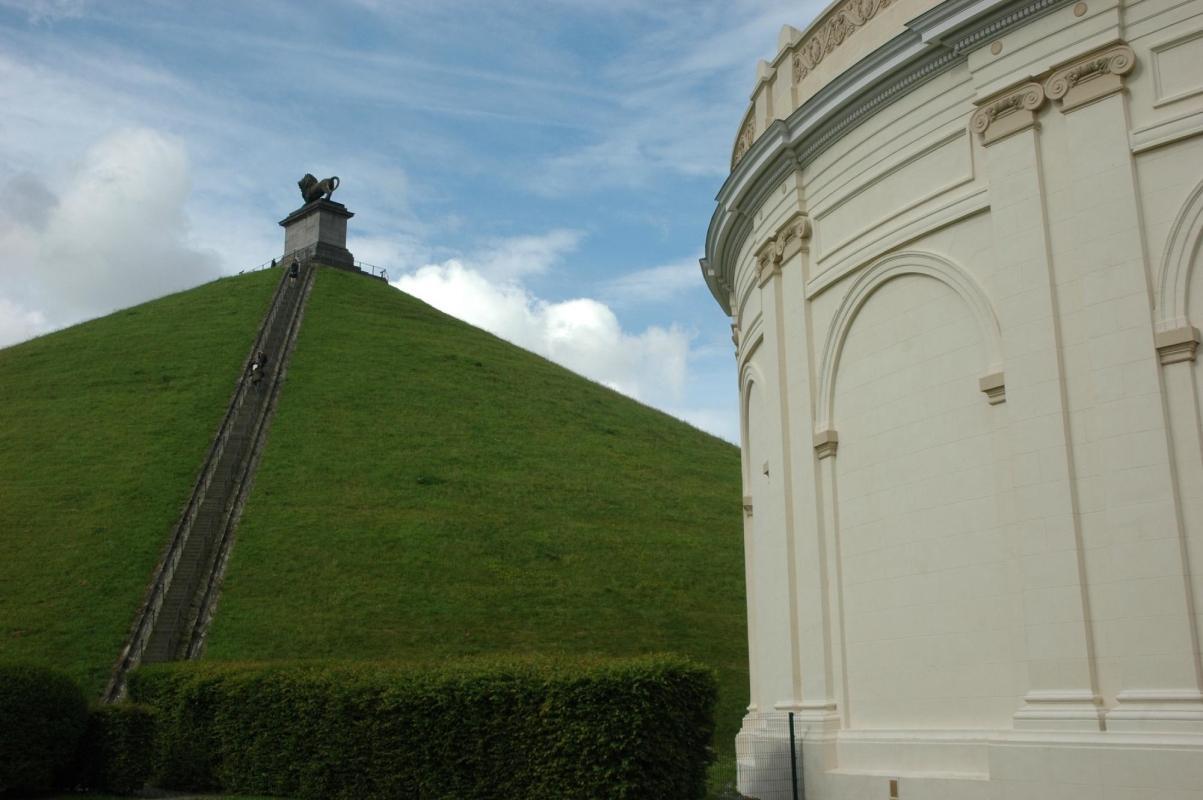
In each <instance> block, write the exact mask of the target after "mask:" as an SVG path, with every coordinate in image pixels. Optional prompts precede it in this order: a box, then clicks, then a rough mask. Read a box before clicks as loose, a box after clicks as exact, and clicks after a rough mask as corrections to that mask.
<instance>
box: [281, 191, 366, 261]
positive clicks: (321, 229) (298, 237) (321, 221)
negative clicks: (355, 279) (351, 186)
mask: <svg viewBox="0 0 1203 800" xmlns="http://www.w3.org/2000/svg"><path fill="white" fill-rule="evenodd" d="M353 216H355V215H354V214H353V213H352V212H350V211H348V210H347V207H346V206H344V205H343V204H342V203H335V202H334V201H332V200H314V201H313V202H312V203H306V204H305V205H303V206H301V207H300V208H298V209H297V210H296V211H294V212H292V213H291V214H289V215H288V216H287V217H285V218H284V219H282V220H281V221H280V226H281V227H282V228H284V255H285V258H286V259H287V258H291V257H292V256H294V255H295V256H296V257H297V258H299V259H300V260H301V261H303V262H304V261H310V260H316V261H320V262H322V263H323V264H329V265H331V266H337V267H346V268H350V269H354V268H355V257H354V256H352V255H351V253H350V251H348V250H347V220H349V219H350V218H351V217H353Z"/></svg>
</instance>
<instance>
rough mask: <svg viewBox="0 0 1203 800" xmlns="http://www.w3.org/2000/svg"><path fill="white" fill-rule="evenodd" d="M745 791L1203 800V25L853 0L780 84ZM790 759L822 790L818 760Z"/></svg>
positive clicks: (760, 175) (742, 356)
mask: <svg viewBox="0 0 1203 800" xmlns="http://www.w3.org/2000/svg"><path fill="white" fill-rule="evenodd" d="M702 268H703V273H704V275H705V279H706V281H707V283H708V284H709V286H710V289H711V291H712V292H713V294H714V296H715V299H716V300H717V301H718V303H719V304H720V305H721V306H722V308H723V309H724V311H726V312H727V313H729V314H730V316H731V327H732V332H733V338H734V341H735V344H736V358H737V363H738V374H739V383H740V390H741V401H740V402H741V415H742V439H743V469H744V486H745V490H744V494H745V498H744V515H745V528H744V530H745V548H746V569H747V585H748V622H749V626H748V627H749V639H750V641H749V656H750V660H751V676H752V678H751V687H750V693H751V703H750V705H749V708H748V714H747V717H746V718H745V721H744V726H743V730H742V732H741V733H740V735H739V738H738V741H737V749H738V752H739V758H740V789H741V791H743V792H744V793H745V794H747V795H750V796H753V797H758V798H761V799H762V800H769V799H770V798H774V797H788V796H790V795H789V794H788V793H787V789H788V786H787V785H786V786H784V787H783V786H782V785H781V784H780V782H779V778H780V774H779V772H778V773H777V774H774V772H775V771H777V770H780V769H781V766H782V763H783V761H782V759H786V760H788V743H787V740H786V738H785V733H784V731H785V728H784V726H783V725H782V721H783V720H784V719H785V718H786V717H787V716H788V715H789V714H793V717H794V720H795V724H796V735H797V737H798V739H799V740H800V741H802V743H803V744H802V748H801V749H802V753H803V756H802V757H803V763H802V764H801V765H800V766H801V768H802V770H801V771H802V773H803V775H804V776H805V777H804V780H805V789H806V797H807V798H809V800H822V799H823V798H873V797H879V798H883V800H884V799H886V798H890V797H891V792H893V795H894V796H896V797H899V798H901V799H902V800H919V799H920V798H1012V797H1014V798H1026V799H1031V798H1077V797H1083V798H1085V797H1091V798H1097V797H1105V798H1117V799H1118V798H1137V797H1139V798H1174V800H1185V798H1195V799H1196V800H1203V666H1201V659H1200V645H1199V642H1200V636H1201V635H1203V619H1201V617H1200V616H1199V613H1198V610H1199V609H1200V608H1203V427H1201V424H1200V420H1201V409H1203V366H1201V365H1200V364H1199V361H1198V360H1197V359H1196V351H1197V348H1198V343H1199V327H1200V326H1201V325H1203V0H1186V2H1183V1H1182V0H1123V2H1116V0H1082V1H1081V2H1073V0H1010V1H1000V0H945V2H942V3H938V4H933V3H932V2H931V0H841V2H837V3H836V4H834V5H832V6H831V7H830V8H828V9H827V10H826V11H825V12H824V13H823V14H822V15H820V17H819V18H818V19H817V20H816V21H815V22H814V23H813V24H812V25H811V26H810V27H809V28H807V29H806V30H805V31H799V30H796V29H794V28H790V27H786V28H785V29H783V31H782V33H781V37H780V41H779V43H778V53H777V55H776V57H775V58H773V60H772V61H771V62H761V64H760V65H759V69H758V74H757V82H756V86H755V90H754V92H753V95H752V102H751V105H750V107H749V109H748V112H747V114H746V115H745V117H744V119H743V120H742V122H741V124H740V127H739V129H738V134H737V136H736V140H735V145H734V148H733V151H732V172H731V175H730V177H729V178H728V179H727V181H726V183H725V184H724V186H723V188H722V190H721V191H720V193H719V196H718V207H717V209H716V211H715V214H714V216H713V218H712V220H711V223H710V228H709V232H708V234H707V239H706V257H705V258H704V259H703V260H702ZM786 769H788V768H786Z"/></svg>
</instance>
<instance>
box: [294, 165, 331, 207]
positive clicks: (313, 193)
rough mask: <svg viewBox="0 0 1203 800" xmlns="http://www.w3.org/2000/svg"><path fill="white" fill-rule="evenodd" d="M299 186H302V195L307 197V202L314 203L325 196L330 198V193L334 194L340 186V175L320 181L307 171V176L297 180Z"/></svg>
mask: <svg viewBox="0 0 1203 800" xmlns="http://www.w3.org/2000/svg"><path fill="white" fill-rule="evenodd" d="M297 186H299V187H301V197H303V198H305V202H306V203H312V202H313V201H314V200H320V199H321V198H323V197H325V198H326V199H327V200H329V199H330V195H332V194H334V190H335V189H337V188H338V176H337V175H335V176H333V177H330V178H326V179H325V180H322V181H319V180H318V179H317V178H315V177H313V176H312V175H310V174H309V173H308V172H306V173H305V177H304V178H301V179H300V180H299V181H297Z"/></svg>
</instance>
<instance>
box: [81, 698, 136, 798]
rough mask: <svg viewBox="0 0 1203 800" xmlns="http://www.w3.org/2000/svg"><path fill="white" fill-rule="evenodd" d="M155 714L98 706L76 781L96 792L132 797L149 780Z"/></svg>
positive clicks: (90, 718) (132, 708) (123, 706)
mask: <svg viewBox="0 0 1203 800" xmlns="http://www.w3.org/2000/svg"><path fill="white" fill-rule="evenodd" d="M154 754H155V714H154V709H152V708H150V707H149V706H143V705H137V704H135V703H119V704H117V705H111V706H96V707H95V708H93V709H92V711H91V713H90V714H89V715H88V727H87V730H86V731H85V732H84V737H83V741H82V742H81V743H80V747H79V763H78V767H77V770H76V781H77V782H78V783H79V784H80V785H82V786H84V787H86V788H88V789H92V790H95V791H104V792H110V793H112V794H133V793H134V792H136V791H138V790H139V789H141V788H142V787H143V786H144V785H145V784H146V780H147V779H148V778H149V777H150V774H151V769H152V764H153V759H154Z"/></svg>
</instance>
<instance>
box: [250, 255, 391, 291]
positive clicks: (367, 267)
mask: <svg viewBox="0 0 1203 800" xmlns="http://www.w3.org/2000/svg"><path fill="white" fill-rule="evenodd" d="M293 252H296V251H295V250H294V251H293ZM291 255H292V253H285V254H284V255H282V256H280V257H279V258H272V259H268V260H267V261H264V262H263V263H262V264H256V265H255V266H253V267H247V268H245V269H240V270H238V274H239V275H245V274H246V273H248V272H259V271H261V270H265V269H272V268H273V267H280V266H286V265H287V264H288V263H289V260H288V259H289V256H291ZM355 268H356V269H358V270H360V271H362V272H366V273H368V274H369V275H371V276H373V277H376V278H380V279H382V280H383V281H384V282H385V283H388V280H389V276H388V269H387V268H385V267H380V266H377V265H375V264H369V263H367V262H366V261H356V262H355Z"/></svg>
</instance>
